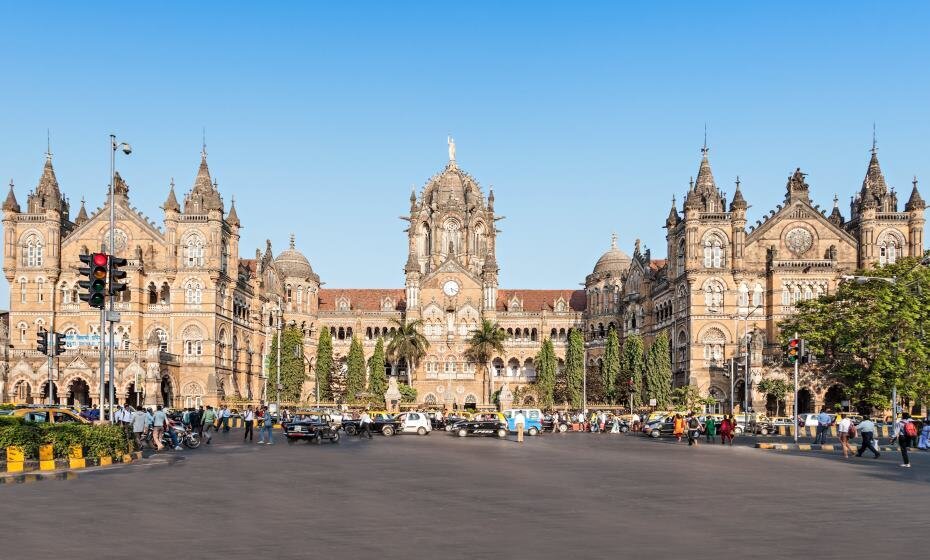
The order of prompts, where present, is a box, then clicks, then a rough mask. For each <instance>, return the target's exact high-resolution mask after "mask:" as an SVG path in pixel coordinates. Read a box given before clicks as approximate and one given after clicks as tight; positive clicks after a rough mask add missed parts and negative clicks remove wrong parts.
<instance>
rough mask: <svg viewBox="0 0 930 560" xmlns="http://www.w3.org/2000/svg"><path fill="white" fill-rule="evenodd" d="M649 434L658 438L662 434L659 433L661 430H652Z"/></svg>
mask: <svg viewBox="0 0 930 560" xmlns="http://www.w3.org/2000/svg"><path fill="white" fill-rule="evenodd" d="M649 435H650V436H652V437H654V438H656V439H658V438H659V436H660V435H661V434H660V433H659V430H652V431H651V432H649Z"/></svg>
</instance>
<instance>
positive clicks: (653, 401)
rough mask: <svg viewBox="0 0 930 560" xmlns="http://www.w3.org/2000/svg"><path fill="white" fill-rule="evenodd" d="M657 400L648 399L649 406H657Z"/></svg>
mask: <svg viewBox="0 0 930 560" xmlns="http://www.w3.org/2000/svg"><path fill="white" fill-rule="evenodd" d="M658 404H659V401H657V400H656V399H649V406H658Z"/></svg>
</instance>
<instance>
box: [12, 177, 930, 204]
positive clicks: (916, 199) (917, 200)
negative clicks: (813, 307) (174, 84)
mask: <svg viewBox="0 0 930 560" xmlns="http://www.w3.org/2000/svg"><path fill="white" fill-rule="evenodd" d="M911 184H912V185H914V187H913V188H912V189H911V197H910V198H909V199H907V204H905V205H904V210H905V211H907V212H913V211H915V210H921V211H922V210H924V209H925V208H926V207H927V205H926V204H925V203H924V199H923V198H921V197H920V193H919V192H918V191H917V176H916V175H915V176H914V180H913V181H912V182H911ZM12 185H13V183H12V181H11V182H10V192H11V193H12V192H13V189H12ZM4 208H5V206H4Z"/></svg>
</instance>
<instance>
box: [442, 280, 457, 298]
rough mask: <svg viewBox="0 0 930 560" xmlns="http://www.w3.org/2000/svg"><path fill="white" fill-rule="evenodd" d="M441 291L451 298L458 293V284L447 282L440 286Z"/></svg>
mask: <svg viewBox="0 0 930 560" xmlns="http://www.w3.org/2000/svg"><path fill="white" fill-rule="evenodd" d="M442 291H443V293H444V294H446V295H447V296H449V297H452V296H454V295H455V294H457V293H459V283H458V282H456V281H455V280H449V281H447V282H446V283H445V284H443V285H442Z"/></svg>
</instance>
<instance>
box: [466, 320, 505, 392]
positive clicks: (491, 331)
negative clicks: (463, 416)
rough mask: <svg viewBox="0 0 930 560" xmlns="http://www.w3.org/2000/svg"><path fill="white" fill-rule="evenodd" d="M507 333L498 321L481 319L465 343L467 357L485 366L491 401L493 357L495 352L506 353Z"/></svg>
mask: <svg viewBox="0 0 930 560" xmlns="http://www.w3.org/2000/svg"><path fill="white" fill-rule="evenodd" d="M506 338H507V335H506V334H505V333H504V331H503V329H501V328H500V325H498V324H497V323H492V322H491V321H489V320H487V319H482V320H481V325H480V326H479V327H478V328H477V329H476V330H475V332H473V333H471V337H470V338H469V339H468V341H467V342H466V343H465V344H466V347H465V357H466V358H467V359H468V360H470V361H472V362H474V363H475V364H480V365H482V366H484V371H485V380H484V390H485V391H487V393H485V394H486V395H487V396H488V402H490V399H491V394H492V393H493V392H494V391H493V389H494V382H493V379H492V376H491V357H492V356H494V354H503V353H504V340H505V339H506Z"/></svg>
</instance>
